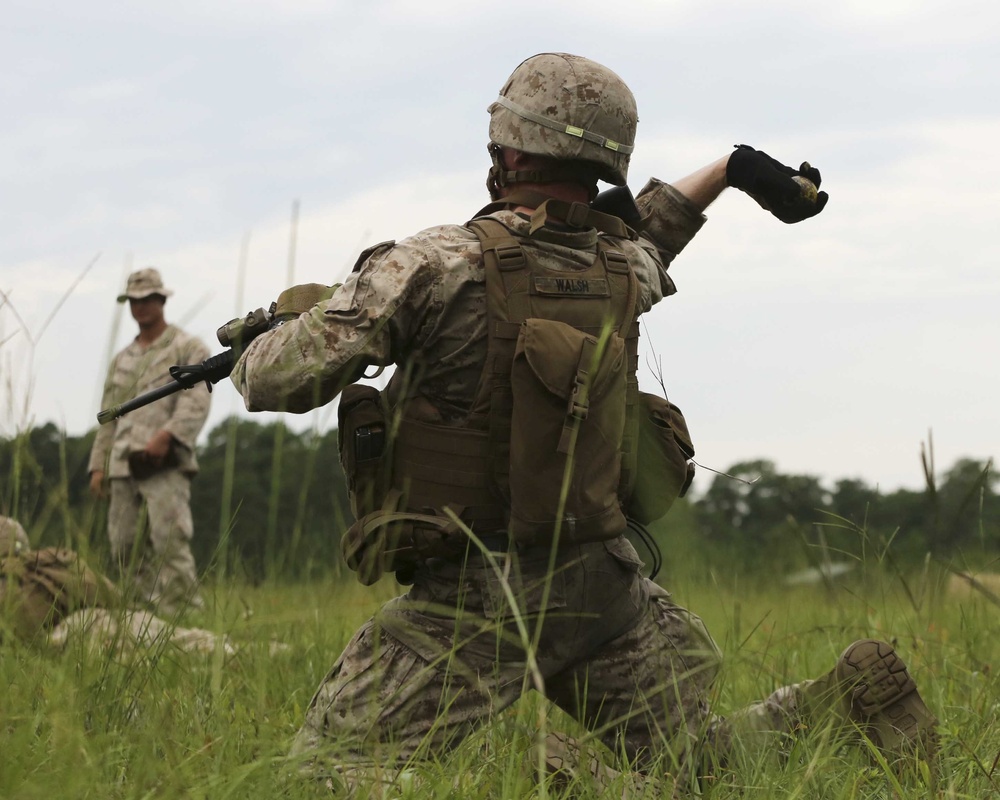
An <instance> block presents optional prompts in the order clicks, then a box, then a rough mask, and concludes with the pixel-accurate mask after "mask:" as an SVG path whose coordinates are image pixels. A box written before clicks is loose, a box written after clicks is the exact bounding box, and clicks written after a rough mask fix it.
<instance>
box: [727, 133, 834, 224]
mask: <svg viewBox="0 0 1000 800" xmlns="http://www.w3.org/2000/svg"><path fill="white" fill-rule="evenodd" d="M820 181H821V178H820V174H819V170H818V169H816V168H815V167H813V166H811V165H810V164H809V162H808V161H803V162H802V165H801V166H800V167H799V168H798V169H794V168H792V167H788V166H785V165H784V164H782V163H781V162H780V161H777V160H776V159H773V158H771V157H770V156H769V155H768V154H767V153H763V152H761V151H760V150H754V149H753V148H752V147H749V146H748V145H745V144H740V145H736V150H734V151H733V153H732V154H730V156H729V162H728V163H727V164H726V182H727V183H728V184H729V185H730V186H732V187H734V188H736V189H740V190H741V191H744V192H746V193H747V194H748V195H750V196H751V197H752V198H753V199H754V200H756V201H757V204H758V205H760V207H761V208H763V209H765V210H767V211H770V212H771V213H772V214H773V215H774V216H775V217H777V218H778V219H780V220H781V221H782V222H787V223H789V224H791V223H793V222H801V221H802V220H804V219H808V218H809V217H814V216H816V215H817V214H818V213H819V212H820V211H822V210H823V207H824V206H825V205H826V201H827V200H828V199H829V196H828V195H827V193H826V192H820V191H818V189H819V185H820Z"/></svg>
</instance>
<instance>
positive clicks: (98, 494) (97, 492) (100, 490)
mask: <svg viewBox="0 0 1000 800" xmlns="http://www.w3.org/2000/svg"><path fill="white" fill-rule="evenodd" d="M90 494H91V495H92V496H93V497H94V498H95V499H97V500H103V499H104V498H105V497H107V492H105V491H104V470H103V469H95V470H94V471H93V472H91V473H90Z"/></svg>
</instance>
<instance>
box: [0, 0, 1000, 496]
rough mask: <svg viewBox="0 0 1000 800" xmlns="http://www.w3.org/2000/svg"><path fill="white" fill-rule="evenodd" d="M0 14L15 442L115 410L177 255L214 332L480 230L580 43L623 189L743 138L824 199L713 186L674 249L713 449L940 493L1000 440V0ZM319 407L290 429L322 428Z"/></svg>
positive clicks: (668, 320)
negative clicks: (532, 120)
mask: <svg viewBox="0 0 1000 800" xmlns="http://www.w3.org/2000/svg"><path fill="white" fill-rule="evenodd" d="M4 9H5V11H4V19H3V22H2V23H0V66H2V69H0V108H2V109H3V115H2V122H0V241H2V243H3V245H2V250H0V290H2V291H3V292H4V293H5V294H6V297H7V299H6V302H4V300H3V298H2V297H0V435H5V436H9V435H11V434H12V433H14V432H15V431H17V430H22V429H24V428H25V427H27V426H29V425H32V424H36V425H37V424H42V423H44V422H47V421H54V422H56V423H57V424H58V425H60V426H61V427H63V428H65V430H66V431H67V432H68V433H69V434H72V435H79V434H82V433H83V432H85V431H86V430H87V429H88V428H89V427H92V426H93V425H94V424H95V415H96V412H97V411H98V405H99V398H100V383H101V380H102V378H103V375H104V371H105V368H106V365H107V363H108V359H109V356H110V354H111V352H112V351H113V350H117V349H119V348H120V347H122V346H124V344H125V343H126V342H127V341H128V340H129V339H130V338H131V337H132V336H133V335H134V333H135V328H134V322H133V321H132V320H131V318H130V317H129V316H128V313H127V307H123V306H118V305H117V304H116V303H115V296H116V295H117V294H118V292H119V291H120V290H121V288H122V286H123V285H124V278H125V275H126V274H127V272H128V271H129V270H130V269H133V268H138V267H140V266H146V265H156V266H157V267H159V268H160V269H161V270H162V272H163V274H164V277H165V280H166V282H167V284H168V286H170V287H172V288H173V289H174V290H175V292H176V294H175V295H174V297H173V298H171V300H170V301H169V303H168V305H167V309H166V310H167V317H168V319H169V320H170V321H173V322H178V323H181V324H183V325H184V327H186V328H187V329H188V330H190V331H191V332H194V333H196V334H197V335H199V336H201V337H202V338H203V339H204V340H205V341H206V343H208V344H209V346H210V347H211V348H212V349H213V350H214V349H218V345H217V342H216V339H215V330H216V328H218V326H219V325H221V324H222V323H224V322H225V321H226V320H228V319H229V318H231V317H233V316H236V315H237V314H240V315H242V314H243V313H244V312H246V311H247V310H250V309H252V308H255V307H257V306H267V305H268V304H269V303H270V301H271V300H273V299H274V298H275V297H276V295H277V293H278V292H279V291H280V290H281V289H282V288H284V287H285V286H287V285H289V284H290V283H302V282H312V281H315V282H320V283H325V284H329V283H333V282H337V281H340V280H342V279H343V277H344V275H345V274H346V272H347V271H349V269H350V267H351V266H352V265H353V263H354V261H355V258H356V256H357V253H358V252H359V251H360V250H361V249H362V248H363V247H365V246H366V245H368V244H372V243H375V242H378V241H382V240H385V239H401V238H403V237H404V236H406V235H407V234H409V233H413V232H415V231H417V230H419V229H421V228H424V227H427V226H429V225H433V224H438V223H444V222H462V221H464V220H466V219H468V218H469V217H471V216H472V214H473V213H474V212H475V211H476V210H477V209H478V208H479V207H480V206H482V205H483V204H484V203H485V202H486V200H487V198H486V194H485V188H484V179H485V174H486V169H487V167H488V157H487V154H486V143H487V124H488V116H487V114H486V107H487V105H488V104H489V103H490V102H491V101H492V100H493V99H494V97H495V96H496V93H497V91H498V89H499V88H500V86H501V85H502V84H503V82H504V81H505V80H506V78H507V76H508V75H509V74H510V72H511V71H512V70H513V69H514V67H516V66H517V64H518V63H520V61H522V60H523V59H524V58H526V57H528V56H530V55H532V54H534V53H538V52H543V51H564V52H571V53H577V54H580V55H585V56H587V57H589V58H593V59H595V60H597V61H600V62H602V63H604V64H606V65H607V66H609V67H611V68H612V69H614V70H615V71H616V72H618V74H619V75H621V76H622V77H623V78H624V79H625V81H626V82H627V83H628V84H629V85H630V86H631V87H632V89H633V91H634V93H635V95H636V98H637V102H638V106H639V118H640V123H639V131H638V138H637V149H636V154H635V156H634V158H633V163H632V167H631V170H630V174H629V182H630V185H631V186H632V188H633V190H636V191H638V189H640V188H641V187H642V185H643V184H644V183H645V180H646V179H647V177H649V176H650V175H655V176H656V177H659V178H662V179H664V180H668V181H669V180H671V179H676V178H679V177H681V176H683V175H686V174H688V173H689V172H692V171H694V170H695V169H696V168H698V167H700V166H702V165H703V164H705V163H707V162H709V161H712V160H714V159H716V158H718V157H719V156H721V155H723V154H724V153H726V152H727V151H728V150H729V149H730V148H731V147H732V145H733V144H735V143H737V142H746V143H748V144H751V145H753V146H754V147H757V148H759V149H762V150H765V151H767V152H768V153H770V154H771V155H773V156H775V157H776V158H778V159H780V160H782V161H785V162H786V163H791V164H795V165H797V164H798V163H799V162H800V161H803V160H808V161H810V162H811V163H812V164H813V165H815V166H817V167H819V169H820V170H821V171H822V173H823V177H824V188H826V189H827V190H828V191H829V193H830V198H831V199H830V202H829V205H828V207H827V209H826V210H825V211H824V212H823V214H822V215H820V216H819V217H817V218H815V219H813V220H809V221H806V222H804V223H802V224H800V225H795V226H786V225H783V224H782V223H780V222H778V221H777V220H775V219H773V218H772V217H770V216H769V215H768V214H766V213H765V212H763V211H762V210H761V209H759V208H758V207H757V206H756V205H755V204H754V203H753V201H752V200H750V199H749V198H748V197H746V196H745V195H743V194H741V193H739V192H736V191H735V190H730V191H729V192H726V193H725V194H724V195H723V196H722V197H721V198H720V199H719V200H718V201H717V202H716V203H715V204H714V205H712V206H711V207H710V208H709V210H708V218H709V221H708V223H707V224H706V225H705V227H704V228H703V229H702V232H701V233H700V234H699V235H698V237H697V238H696V239H695V240H694V241H693V242H692V243H691V245H690V246H689V247H688V248H687V250H685V252H684V253H683V254H682V255H681V256H680V257H679V258H678V259H677V260H676V261H675V262H674V264H673V266H672V268H671V273H672V275H673V277H674V279H675V281H676V282H677V285H678V287H679V292H678V294H677V295H676V296H675V297H672V298H670V299H669V300H667V301H666V302H664V303H663V304H661V305H660V306H658V307H657V308H656V309H655V310H654V311H653V312H652V313H651V314H649V315H647V316H646V318H645V330H644V339H643V353H644V354H645V355H646V356H647V358H648V360H649V362H650V363H652V362H653V361H654V360H656V359H658V360H659V361H660V362H661V363H662V366H663V373H664V376H665V380H666V384H667V389H668V391H669V393H670V396H671V399H672V400H673V401H674V402H676V403H677V404H678V405H680V406H681V408H683V409H684V411H685V414H686V415H687V417H688V420H689V423H690V427H691V430H692V434H693V436H694V438H695V443H696V447H697V449H698V460H699V461H701V462H702V463H705V464H708V465H710V466H713V467H716V468H718V469H724V468H726V467H728V466H730V465H732V464H733V463H735V462H737V461H741V460H747V459H754V458H761V457H763V458H769V459H772V460H774V461H775V462H776V463H777V466H778V469H779V470H781V471H783V472H791V473H805V474H812V475H817V476H819V477H822V478H824V479H825V480H827V481H828V482H831V483H832V481H834V480H836V479H840V478H846V477H857V478H862V479H864V480H865V481H867V482H868V483H870V484H877V485H879V486H880V487H881V488H883V489H884V490H886V491H890V490H893V489H895V488H898V487H900V486H907V487H918V486H919V485H920V483H921V473H920V467H919V451H920V443H921V442H922V441H924V440H925V439H926V438H927V436H928V432H929V431H930V430H933V437H934V444H935V450H936V454H937V462H938V465H939V469H944V468H946V467H948V466H950V465H951V464H952V463H953V462H954V460H955V459H956V458H958V457H960V456H970V457H974V458H988V457H992V456H996V455H998V454H1000V420H998V412H997V405H998V403H997V395H998V388H1000V376H998V370H997V368H996V366H995V362H994V358H995V352H996V350H997V345H998V343H1000V335H998V334H1000V322H998V313H997V309H998V308H1000V279H998V277H997V273H998V268H1000V244H998V239H1000V236H998V232H997V228H998V223H1000V220H998V212H1000V189H998V186H1000V101H998V98H1000V86H998V83H1000V6H997V5H996V4H994V3H989V2H985V0H984V1H983V2H963V0H950V1H949V2H947V3H945V2H918V1H916V0H915V1H914V2H901V1H899V0H879V2H877V3H876V2H870V1H869V0H865V1H864V2H862V0H845V1H843V2H840V3H825V2H824V3H812V2H802V1H801V0H799V2H778V1H777V0H764V2H757V3H752V4H751V3H738V2H705V1H704V0H702V1H701V2H694V1H693V0H692V1H691V2H687V1H686V0H685V1H678V2H672V1H670V0H635V1H633V2H629V1H628V0H624V1H623V2H619V3H613V4H608V3H606V2H597V1H596V0H573V1H572V2H562V1H561V0H548V2H546V3H538V2H521V0H514V1H513V2H507V3H504V4H486V3H469V2H466V0H423V2H419V3H418V2H402V1H400V2H379V0H368V1H367V2H364V3H362V2H361V1H360V0H355V1H354V2H350V3H347V2H329V1H327V2H321V1H320V0H240V2H220V1H217V0H198V2H193V0H173V2H171V3H169V4H168V3H155V4H153V3H138V2H135V3H121V2H118V3H110V2H106V1H105V0H88V2H86V3H69V2H63V3H50V2H45V1H44V0H30V2H22V0H7V2H6V3H5V4H4ZM296 201H297V202H298V203H299V204H300V215H299V224H298V229H297V239H296V242H297V246H296V248H295V257H294V263H293V264H292V263H291V259H290V257H289V254H290V247H289V243H290V239H291V236H290V231H291V224H290V222H291V218H292V207H293V203H295V202H296ZM244 251H245V258H244V257H243V256H242V255H241V253H243V252H244ZM241 262H242V263H245V269H242V270H241V268H240V264H241ZM91 263H93V266H91V267H90V269H89V270H88V269H87V267H88V265H90V264H91ZM644 360H645V359H644ZM643 382H644V384H645V385H646V386H647V387H650V388H651V387H652V386H653V385H654V381H653V380H652V378H651V375H650V374H649V372H648V371H647V374H646V375H645V376H644V377H643ZM213 403H214V404H213V409H212V414H211V417H210V419H209V425H208V428H206V430H207V429H210V428H211V427H214V426H215V425H217V424H218V423H219V422H220V421H221V420H223V419H224V418H225V417H226V416H227V415H229V414H231V413H234V412H237V411H239V412H240V413H245V412H242V401H241V400H240V398H239V397H238V395H237V394H236V392H235V390H234V389H233V388H232V386H231V384H229V383H228V382H225V383H223V384H220V385H219V386H218V387H217V388H216V392H215V394H214V401H213ZM331 412H332V408H330V407H328V408H325V409H320V410H318V411H315V412H312V413H311V414H308V415H306V416H304V417H302V418H297V417H296V418H293V417H290V416H286V419H287V420H288V421H289V422H290V423H291V424H293V425H294V426H295V427H296V428H297V429H300V430H301V429H303V428H305V427H310V426H318V427H320V428H323V429H325V428H328V427H330V426H331V425H332V424H333V423H334V421H335V419H336V415H335V414H334V413H331ZM268 419H274V417H272V416H262V417H261V421H266V420H268ZM699 485H700V486H701V487H702V488H704V487H705V486H706V485H707V480H705V479H702V481H701V482H700V483H699Z"/></svg>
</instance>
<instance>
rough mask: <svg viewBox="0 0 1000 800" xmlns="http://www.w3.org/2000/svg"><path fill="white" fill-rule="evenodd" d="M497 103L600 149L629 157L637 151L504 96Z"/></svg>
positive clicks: (632, 147)
mask: <svg viewBox="0 0 1000 800" xmlns="http://www.w3.org/2000/svg"><path fill="white" fill-rule="evenodd" d="M497 103H498V104H499V105H501V106H503V107H504V108H506V109H507V110H508V111H513V112H514V113H515V114H517V115H518V116H519V117H522V118H523V119H527V120H531V121H532V122H537V123H538V124H539V125H542V126H543V127H546V128H548V129H549V130H553V131H559V132H560V133H565V134H567V135H568V136H575V137H576V138H577V139H585V140H586V141H588V142H592V143H593V144H596V145H598V146H600V147H605V148H607V149H608V150H613V151H614V152H616V153H624V154H625V155H629V154H631V152H632V151H633V150H634V149H635V147H634V146H633V145H630V144H622V143H621V142H616V141H615V140H614V139H609V138H608V137H606V136H601V134H599V133H594V132H593V131H588V130H586V129H584V128H578V127H576V126H575V125H567V124H566V123H564V122H556V121H555V120H554V119H550V118H549V117H544V116H542V115H541V114H536V113H535V112H534V111H529V110H528V109H527V108H525V107H524V106H520V105H518V104H517V103H515V102H513V101H511V100H508V99H507V98H506V97H504V96H503V95H500V96H499V97H498V98H497Z"/></svg>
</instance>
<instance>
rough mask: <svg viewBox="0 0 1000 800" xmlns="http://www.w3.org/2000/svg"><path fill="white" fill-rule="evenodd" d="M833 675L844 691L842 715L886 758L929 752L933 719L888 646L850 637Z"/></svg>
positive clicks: (933, 734) (934, 739)
mask: <svg viewBox="0 0 1000 800" xmlns="http://www.w3.org/2000/svg"><path fill="white" fill-rule="evenodd" d="M835 675H836V678H837V682H838V683H839V685H840V686H841V687H842V689H843V690H844V691H845V692H846V694H845V696H844V701H845V703H846V704H847V706H848V717H849V718H850V720H851V721H852V722H854V723H855V724H856V725H857V726H858V728H859V729H860V730H861V732H862V733H864V734H865V735H866V736H867V737H868V738H869V739H871V741H872V742H873V743H874V744H875V745H876V746H877V747H878V748H879V750H881V751H882V753H883V755H885V756H886V758H889V759H894V758H898V757H899V756H903V755H917V756H919V757H922V758H926V759H932V758H933V757H934V755H935V751H936V750H937V718H936V717H935V716H934V715H933V714H932V713H931V712H930V710H929V709H928V708H927V706H926V705H925V704H924V701H923V700H922V699H921V697H920V693H919V692H918V691H917V684H916V682H915V681H914V680H913V678H912V677H911V676H910V673H909V671H908V670H907V669H906V664H905V663H904V662H903V659H902V658H900V657H899V655H898V654H897V653H896V651H895V650H894V649H893V648H892V645H890V644H888V643H886V642H881V641H878V640H877V639H861V640H859V641H857V642H854V644H852V645H851V646H850V647H848V648H847V649H846V650H845V651H844V652H843V654H842V655H841V656H840V660H839V661H838V662H837V667H836V670H835Z"/></svg>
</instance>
